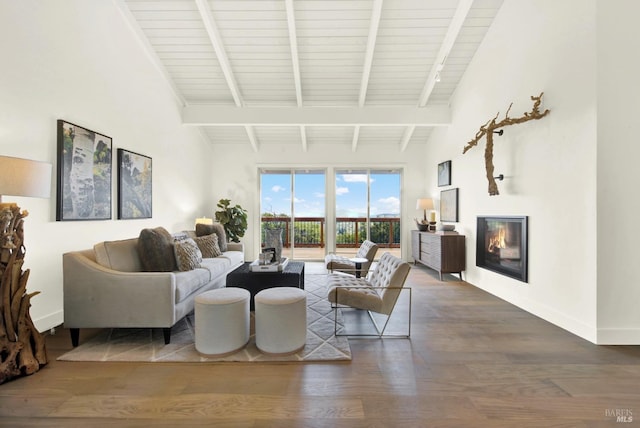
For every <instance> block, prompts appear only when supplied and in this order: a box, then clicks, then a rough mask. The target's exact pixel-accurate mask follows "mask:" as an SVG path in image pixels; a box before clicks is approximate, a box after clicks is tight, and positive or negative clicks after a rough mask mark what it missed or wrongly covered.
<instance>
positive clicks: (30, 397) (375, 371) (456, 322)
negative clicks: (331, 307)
mask: <svg viewBox="0 0 640 428" xmlns="http://www.w3.org/2000/svg"><path fill="white" fill-rule="evenodd" d="M310 271H312V270H311V269H308V272H310ZM437 278H438V276H437V274H436V273H435V272H433V271H430V270H428V269H427V268H425V267H420V266H414V267H413V268H412V271H411V273H410V276H409V280H408V285H409V286H411V287H412V290H413V305H412V307H413V323H412V335H411V339H410V340H406V339H384V340H377V339H373V340H372V339H360V340H351V341H350V342H351V349H352V353H353V361H351V362H343V363H328V364H324V363H322V364H320V363H287V364H252V363H225V364H198V363H77V362H59V361H55V358H56V357H57V356H58V355H60V354H61V353H63V352H65V351H66V350H68V349H70V347H71V345H70V341H69V337H68V331H66V330H65V329H59V330H58V332H57V334H56V335H54V336H50V337H48V338H47V345H48V351H49V354H50V357H51V359H52V361H51V362H50V363H49V364H48V365H47V366H46V367H44V368H43V369H42V370H41V371H39V372H38V373H36V374H34V375H32V376H28V377H24V378H19V379H16V380H14V381H11V382H9V383H6V384H4V385H0V426H10V427H33V426H51V427H86V426H91V427H102V426H107V427H121V426H126V427H148V426H151V425H153V426H166V427H175V426H187V427H188V426H229V427H397V426H403V427H500V428H503V427H531V428H533V427H536V428H538V427H610V426H619V425H617V424H616V413H617V414H618V415H626V416H627V417H629V416H631V417H632V418H633V423H631V424H627V425H631V426H633V424H634V423H635V424H638V423H640V422H639V421H640V346H596V345H593V344H591V343H589V342H587V341H585V340H583V339H580V338H578V337H576V336H574V335H572V334H570V333H567V332H566V331H564V330H562V329H560V328H558V327H555V326H553V325H551V324H549V323H547V322H545V321H543V320H541V319H539V318H537V317H535V316H532V315H530V314H528V313H526V312H524V311H522V310H520V309H518V308H516V307H514V306H512V305H510V304H509V303H506V302H504V301H502V300H500V299H497V298H495V297H493V296H491V295H489V294H487V293H485V292H483V291H481V290H479V289H477V288H475V287H473V286H471V285H469V284H466V283H464V282H460V281H457V280H456V279H455V278H454V277H452V276H449V275H447V277H446V282H444V283H443V282H439V281H438V280H437ZM91 333H92V332H90V331H82V332H81V341H82V338H83V336H84V337H86V336H87V335H90V334H91ZM94 333H95V332H94ZM627 420H628V419H627ZM622 426H624V424H623V425H622Z"/></svg>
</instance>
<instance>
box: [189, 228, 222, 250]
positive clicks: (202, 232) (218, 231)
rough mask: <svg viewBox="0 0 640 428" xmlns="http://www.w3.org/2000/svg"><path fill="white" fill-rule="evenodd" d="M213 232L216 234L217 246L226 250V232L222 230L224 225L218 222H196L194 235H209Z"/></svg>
mask: <svg viewBox="0 0 640 428" xmlns="http://www.w3.org/2000/svg"><path fill="white" fill-rule="evenodd" d="M212 233H215V234H216V235H218V246H219V247H220V251H222V252H225V251H227V234H226V233H225V231H224V226H223V225H221V224H220V223H214V224H201V223H198V224H196V236H204V235H211V234H212Z"/></svg>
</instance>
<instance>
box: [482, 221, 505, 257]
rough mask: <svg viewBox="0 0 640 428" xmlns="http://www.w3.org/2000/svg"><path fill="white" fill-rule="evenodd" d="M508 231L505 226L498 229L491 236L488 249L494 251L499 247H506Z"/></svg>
mask: <svg viewBox="0 0 640 428" xmlns="http://www.w3.org/2000/svg"><path fill="white" fill-rule="evenodd" d="M505 236H506V231H505V228H504V227H501V228H499V229H498V230H497V233H496V234H495V235H493V236H491V237H489V246H488V247H487V250H488V251H489V252H492V253H493V252H494V251H496V250H497V249H499V248H506V247H507V243H506V241H505Z"/></svg>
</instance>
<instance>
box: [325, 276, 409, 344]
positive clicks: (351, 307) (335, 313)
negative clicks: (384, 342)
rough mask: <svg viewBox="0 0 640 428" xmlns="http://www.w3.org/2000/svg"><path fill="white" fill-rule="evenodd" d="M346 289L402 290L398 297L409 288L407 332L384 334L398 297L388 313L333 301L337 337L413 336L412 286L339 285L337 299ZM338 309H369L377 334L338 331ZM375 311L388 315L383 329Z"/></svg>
mask: <svg viewBox="0 0 640 428" xmlns="http://www.w3.org/2000/svg"><path fill="white" fill-rule="evenodd" d="M346 289H365V290H376V289H380V290H400V291H399V293H398V298H399V297H400V293H402V291H403V290H407V291H408V292H409V310H408V314H407V334H384V332H385V330H386V329H387V326H388V325H389V321H390V320H391V315H392V314H393V310H394V309H395V306H396V304H397V299H396V302H395V303H394V305H393V308H391V311H389V313H388V314H385V313H382V312H377V311H374V310H371V309H366V308H358V307H356V306H350V305H343V304H339V303H331V308H332V309H333V312H334V317H333V319H334V322H333V332H334V334H335V335H336V336H337V337H341V336H343V337H344V336H346V337H353V338H359V337H360V338H364V337H377V338H380V339H382V338H389V339H393V338H396V339H408V338H410V337H411V306H412V292H411V287H371V286H357V287H350V286H343V287H337V288H336V301H337V302H339V301H340V298H339V295H340V290H346ZM338 309H357V310H361V311H362V310H364V311H367V314H368V315H369V318H370V319H371V322H372V323H373V326H374V328H375V329H376V332H377V334H367V333H338ZM373 312H375V313H377V314H381V315H386V316H387V318H386V320H385V322H384V325H383V326H382V329H380V326H379V325H378V323H377V322H376V320H375V318H374V316H373ZM343 328H344V329H345V331H346V322H345V325H344V326H343Z"/></svg>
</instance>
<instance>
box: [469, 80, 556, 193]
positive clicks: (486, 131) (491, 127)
mask: <svg viewBox="0 0 640 428" xmlns="http://www.w3.org/2000/svg"><path fill="white" fill-rule="evenodd" d="M543 94H544V92H541V93H540V95H539V96H537V97H534V96H531V100H532V101H534V103H533V108H532V109H531V111H530V112H525V113H524V114H523V115H522V116H520V117H516V118H511V117H509V111H510V110H511V107H512V106H513V103H511V104H510V105H509V108H508V109H507V112H506V113H505V115H504V119H502V120H501V121H500V122H496V120H497V119H498V115H499V114H500V112H498V114H496V116H495V117H494V118H493V119H491V120H489V121H488V122H487V123H485V124H484V125H482V126H481V127H480V129H479V130H478V132H477V133H476V136H475V138H474V139H473V140H471V141H469V142H468V143H467V145H466V146H464V150H463V151H462V153H463V154H464V153H467V151H468V150H469V149H471V148H472V147H474V146H477V145H478V141H480V139H481V138H482V137H484V136H485V135H486V136H487V145H486V146H485V149H484V163H485V167H486V170H487V180H488V181H489V195H491V196H494V195H499V194H500V192H499V191H498V184H497V183H496V180H495V178H494V176H493V170H494V167H493V133H494V132H496V133H498V134H499V135H502V130H500V131H496V130H497V129H500V128H504V127H505V126H509V125H515V124H517V123H523V122H528V121H530V120H538V119H542V118H543V117H545V116H546V115H547V114H549V109H547V110H545V111H544V112H543V113H540V110H539V108H540V104H541V103H542V95H543Z"/></svg>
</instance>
